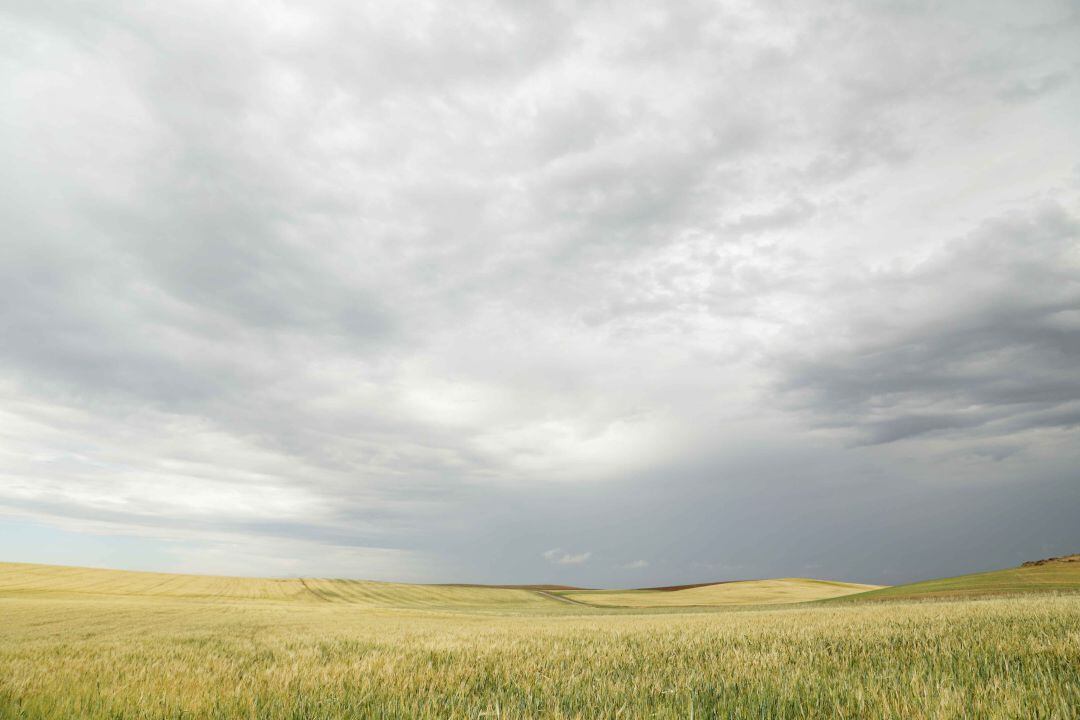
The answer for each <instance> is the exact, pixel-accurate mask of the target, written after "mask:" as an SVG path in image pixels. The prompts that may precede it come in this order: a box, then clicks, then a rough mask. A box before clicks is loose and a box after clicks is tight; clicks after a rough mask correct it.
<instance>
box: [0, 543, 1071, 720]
mask: <svg viewBox="0 0 1080 720" xmlns="http://www.w3.org/2000/svg"><path fill="white" fill-rule="evenodd" d="M1076 569H1080V565H1078V564H1074V565H1073V566H1072V567H1070V568H1069V569H1068V571H1069V572H1075V570H1076ZM0 571H3V572H2V573H0V620H2V622H0V717H4V718H79V717H84V718H369V717H372V718H533V717H536V718H594V717H600V718H617V717H621V718H641V717H659V718H684V717H724V718H805V717H842V718H886V717H888V718H1063V719H1064V718H1075V717H1076V716H1077V710H1076V709H1077V708H1078V707H1080V595H1077V594H1074V593H1072V592H1068V591H1061V590H1060V589H1057V590H1055V591H1053V592H1049V593H1032V594H1028V595H1010V596H1006V597H989V598H975V599H964V600H938V601H933V602H916V601H910V600H908V601H902V602H900V601H888V602H865V603H862V602H855V600H856V599H857V598H858V596H857V595H852V596H849V597H848V598H847V601H845V602H839V603H836V602H829V603H826V604H816V603H814V604H791V605H769V606H761V605H743V606H735V605H725V606H723V607H711V608H710V607H701V606H698V607H683V608H671V607H657V608H626V607H591V606H586V605H581V604H579V603H578V602H573V601H568V599H567V598H562V597H561V594H562V593H564V592H565V593H566V594H567V595H575V593H572V592H568V591H557V592H555V591H540V590H529V589H502V588H469V587H440V586H410V585H397V584H388V583H350V582H344V581H311V580H303V581H301V580H281V581H276V580H255V579H236V578H200V577H193V576H169V575H151V574H142V573H119V572H113V571H93V570H78V569H70V568H48V567H44V566H25V565H2V566H0ZM80 578H81V579H80ZM1074 579H1075V576H1074ZM732 585H736V584H732ZM708 587H712V588H718V587H722V586H708ZM708 587H707V588H704V589H702V588H693V589H690V590H680V591H676V592H671V593H668V594H669V595H673V596H675V597H676V598H677V597H678V593H683V592H691V591H693V590H697V591H698V592H697V593H696V595H697V596H701V595H702V594H703V593H702V590H707V589H708ZM647 592H656V591H647ZM743 592H749V588H743ZM625 594H627V593H624V595H625ZM704 594H707V593H704ZM629 595H631V596H633V595H634V593H629ZM578 596H579V597H580V595H578ZM615 596H616V594H615V593H611V594H610V596H609V597H607V598H606V600H607V602H609V603H611V602H613V600H614V599H617V598H616V597H615ZM730 599H731V598H730V596H728V597H727V600H730ZM751 599H752V598H751ZM773 599H775V598H773ZM771 601H772V600H770V599H766V600H765V602H771ZM394 605H396V607H393V606H394Z"/></svg>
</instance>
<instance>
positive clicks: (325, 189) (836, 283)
mask: <svg viewBox="0 0 1080 720" xmlns="http://www.w3.org/2000/svg"><path fill="white" fill-rule="evenodd" d="M0 12H2V13H3V15H2V16H0V17H2V20H0V80H2V82H3V83H4V87H5V97H7V98H9V102H7V103H5V104H4V106H3V108H2V109H0V127H2V128H3V130H2V131H0V153H2V156H3V157H4V159H5V162H4V163H3V164H2V166H0V214H2V220H3V225H4V233H3V238H2V240H0V339H2V342H0V438H2V439H0V511H4V512H8V513H11V514H14V515H17V516H20V517H23V516H25V517H34V518H38V519H41V520H44V521H46V522H54V523H58V524H61V525H63V526H64V527H68V528H77V529H78V528H83V529H85V528H90V529H92V530H93V531H95V532H118V533H131V534H137V535H140V536H143V537H147V538H158V539H163V541H168V542H170V543H173V545H171V546H170V547H171V548H172V550H170V552H173V553H177V554H178V556H179V557H181V558H182V559H183V562H184V567H185V568H187V569H196V570H197V569H200V568H202V567H213V568H214V569H225V570H228V569H230V568H235V569H239V570H243V571H245V572H257V571H259V570H260V569H265V570H266V571H267V572H270V571H275V572H297V571H300V570H302V569H303V568H304V566H305V563H310V564H311V565H310V566H311V567H318V568H320V570H319V572H323V573H327V572H334V573H340V574H349V575H364V574H371V573H376V572H377V573H379V574H380V576H381V577H394V569H395V568H401V572H402V574H401V577H405V576H406V574H408V576H409V577H416V578H424V577H432V578H434V577H435V576H436V575H439V578H438V579H443V580H450V579H455V578H456V579H482V580H493V581H496V580H502V579H506V578H507V576H508V575H510V574H514V573H517V577H515V578H513V579H518V580H523V581H524V580H529V579H533V577H532V576H534V575H535V576H537V577H539V576H544V577H548V578H550V579H557V578H558V577H564V576H565V577H569V576H570V575H573V576H574V577H576V578H578V580H579V581H581V582H583V583H585V584H589V583H590V582H600V581H603V582H628V583H633V582H638V581H640V584H649V579H650V578H651V579H655V580H672V581H675V580H691V579H696V577H697V576H700V575H701V574H703V573H704V574H709V573H712V572H714V571H715V572H721V571H723V572H727V571H726V570H724V568H728V569H730V571H731V572H736V570H737V571H738V572H739V573H743V574H745V573H751V574H762V573H787V574H796V573H798V572H799V568H800V567H802V565H804V564H807V563H815V562H817V563H820V562H821V557H824V556H825V555H827V554H829V553H832V554H833V556H834V559H833V560H832V561H830V563H827V564H826V565H825V568H826V569H827V570H828V571H829V572H832V573H834V574H837V575H843V574H847V575H848V576H850V577H851V579H859V578H858V577H853V576H851V575H850V573H851V572H856V571H857V572H859V573H863V572H868V570H867V568H869V567H870V565H871V561H870V560H869V559H868V558H869V554H870V553H871V552H873V551H874V550H875V549H876V550H877V551H881V552H884V550H883V549H882V548H883V546H884V545H887V544H888V543H890V542H901V541H907V540H910V536H909V534H906V533H905V532H903V531H902V530H897V529H893V530H889V531H883V534H882V535H881V536H880V537H879V538H878V539H877V540H876V541H875V540H873V539H872V538H864V539H865V540H866V541H865V542H860V543H858V544H859V545H860V547H861V548H865V553H864V554H862V555H860V554H859V553H860V552H863V551H862V550H858V551H856V550H851V549H848V550H845V549H844V548H845V544H846V543H852V542H854V539H855V537H856V536H857V535H858V534H859V533H870V532H871V530H870V528H871V527H872V524H873V523H872V521H871V520H868V519H863V520H852V519H851V517H852V515H853V514H860V515H862V516H864V517H873V515H874V512H875V508H876V507H878V505H879V504H896V503H897V498H898V497H903V498H907V500H906V501H905V502H907V503H908V504H907V505H905V507H907V508H909V511H910V512H909V513H908V515H906V516H905V517H908V518H909V519H910V518H914V517H915V516H916V515H917V512H916V509H917V508H918V507H919V506H920V504H923V503H925V504H936V506H937V507H940V508H941V510H940V517H939V518H938V521H936V522H937V523H938V524H937V525H935V526H934V527H935V528H936V530H935V531H934V532H933V533H927V535H926V537H927V538H931V537H933V538H936V539H937V540H940V541H942V542H944V541H946V540H947V537H946V535H947V533H946V531H945V529H944V528H946V527H947V526H948V524H949V523H950V522H953V523H956V524H958V526H960V527H961V528H968V529H970V528H971V527H973V526H974V524H976V523H981V522H983V521H984V520H985V517H987V516H988V515H989V514H992V513H994V512H999V511H1000V509H1001V508H1004V507H1007V505H1008V503H1009V502H1010V499H1011V498H1015V497H1019V496H1023V495H1024V492H1025V490H1024V489H1023V487H1024V485H1023V483H1024V482H1025V480H1024V479H1025V478H1027V477H1031V478H1037V482H1036V481H1035V480H1032V482H1034V483H1036V485H1037V487H1038V488H1041V489H1040V490H1039V491H1038V493H1036V494H1037V495H1038V498H1040V499H1038V501H1035V500H1031V501H1030V502H1029V503H1028V504H1027V505H1024V507H1030V508H1045V507H1050V506H1052V505H1053V501H1054V498H1057V499H1058V500H1059V501H1060V502H1062V503H1066V502H1068V501H1071V499H1072V498H1073V495H1069V494H1068V493H1067V492H1066V491H1067V489H1068V486H1069V483H1070V482H1071V481H1072V480H1073V479H1074V477H1073V475H1072V474H1070V473H1071V472H1072V470H1071V466H1070V461H1071V460H1072V459H1074V455H1075V452H1074V451H1073V450H1071V449H1070V447H1071V446H1070V443H1069V442H1068V441H1069V440H1070V439H1072V438H1073V434H1074V433H1075V427H1076V419H1077V417H1078V413H1080V389H1078V388H1080V376H1078V375H1077V373H1076V370H1075V367H1074V366H1076V365H1077V363H1076V362H1075V358H1076V357H1077V356H1078V352H1077V350H1078V342H1080V340H1078V332H1080V330H1078V328H1080V321H1078V306H1077V299H1078V289H1077V267H1078V265H1077V257H1076V247H1077V239H1078V238H1077V217H1078V216H1080V207H1078V205H1077V190H1078V188H1080V185H1078V184H1077V181H1076V167H1078V162H1080V156H1078V155H1077V153H1078V146H1077V136H1076V133H1075V128H1074V125H1075V122H1074V118H1075V117H1076V116H1077V114H1078V113H1080V83H1077V82H1076V81H1075V76H1076V72H1077V68H1078V67H1080V55H1078V53H1077V50H1076V48H1077V47H1080V23H1078V13H1077V10H1076V8H1075V6H1074V5H1073V4H1069V3H1054V2H1049V1H1048V2H1038V3H1029V4H1025V5H1024V6H1023V7H1020V6H1017V5H1015V4H1012V3H989V4H987V3H951V4H949V5H948V7H939V8H929V7H926V6H924V5H923V4H921V3H902V2H901V3H888V2H884V3H872V4H866V3H839V4H837V3H824V4H818V3H809V4H808V3H787V2H777V3H752V4H750V3H739V2H724V3H720V4H716V3H711V2H710V3H697V2H686V3H675V4H672V5H666V6H664V7H663V8H658V7H656V6H655V5H653V4H649V3H629V4H623V5H620V7H619V9H618V11H617V12H616V11H615V10H613V9H612V8H610V7H607V6H605V5H603V4H595V3H586V4H582V5H578V6H574V7H571V6H569V5H563V4H559V3H510V4H497V5H493V4H489V3H456V4H454V5H453V6H452V7H451V6H449V5H447V6H445V7H441V6H438V5H433V4H425V3H422V2H417V3H406V4H405V5H395V6H392V7H391V6H385V7H383V6H379V5H374V4H367V5H365V4H359V5H358V4H353V3H338V2H323V3H314V4H309V5H306V6H304V7H298V6H295V7H290V6H286V5H280V4H250V5H249V4H239V5H230V6H211V5H200V4H197V3H181V4H174V5H169V6H168V7H165V6H157V5H140V4H136V3H126V2H109V3H99V4H96V5H93V6H91V5H88V4H85V3H77V2H48V3H35V2H14V3H8V4H7V5H6V6H5V8H4V9H3V10H2V11H0ZM821 430H825V431H826V432H824V433H822V432H815V431H821ZM807 438H811V439H809V440H808V439H807ZM822 438H823V439H822ZM900 440H904V441H905V442H898V441H900ZM807 443H810V445H811V447H808V445H807ZM815 443H824V446H822V445H818V444H815ZM905 453H910V454H909V455H905ZM1022 462H1023V463H1028V465H1027V466H1024V467H1021V465H1020V463H1022ZM898 465H899V466H900V467H902V468H903V469H902V470H901V469H898V467H897V466H898ZM987 467H992V468H993V470H992V473H993V474H994V477H995V478H996V480H995V483H996V484H995V485H994V487H993V488H991V489H990V490H989V491H988V494H987V496H986V498H985V499H984V500H983V501H982V504H981V505H980V506H979V507H980V508H982V510H980V512H981V513H982V514H981V515H978V517H972V518H966V517H965V515H964V512H963V507H962V506H963V502H962V501H961V500H960V499H959V498H962V497H965V493H966V492H967V490H966V489H965V488H966V486H965V485H964V484H963V478H965V477H968V476H969V475H971V474H976V475H978V474H980V473H984V472H990V471H988V470H986V468H987ZM837 476H842V477H845V478H847V480H846V481H845V482H844V483H840V484H837V483H836V482H835V478H836V477H837ZM942 478H948V480H942ZM1020 504H1021V505H1023V503H1020ZM811 505H812V506H813V507H814V508H815V513H816V514H818V515H819V516H820V518H822V522H821V523H820V525H815V524H813V523H811V522H809V521H808V520H805V519H800V515H799V512H800V510H799V509H800V508H804V507H808V506H811ZM1032 512H1034V510H1033V511H1032ZM769 517H774V518H776V520H777V522H776V527H777V528H779V529H776V530H772V531H770V532H771V533H773V534H772V535H771V536H770V537H768V538H760V537H758V538H757V540H755V532H756V533H757V535H758V536H760V534H761V533H762V532H763V531H762V530H761V528H762V527H763V523H764V521H765V520H767V519H768V518H769ZM911 522H912V523H915V520H914V519H912V520H911ZM916 524H917V523H916ZM642 527H646V528H652V529H653V530H651V531H647V532H646V531H642V530H641V528H642ZM784 527H788V528H792V529H791V530H783V528H784ZM1001 527H1002V528H1004V529H1003V530H1002V534H1001V535H1000V536H999V537H997V540H995V542H996V543H997V544H996V545H994V548H996V549H994V550H993V551H991V550H987V553H986V554H985V555H983V556H979V554H978V553H977V552H975V551H974V550H972V551H971V552H970V553H969V555H968V556H966V557H967V559H968V560H970V561H971V562H975V563H979V562H990V561H991V560H992V558H991V552H995V553H999V554H1000V553H1001V552H1005V551H1004V550H1002V548H1007V549H1008V552H1009V553H1012V552H1014V551H1017V552H1019V551H1020V550H1021V549H1023V550H1024V551H1027V549H1028V548H1032V547H1035V544H1033V543H1034V541H1033V540H1031V538H1022V537H1021V535H1022V533H1021V529H1020V525H1019V524H1018V523H1003V524H1002V525H1001ZM1053 527H1054V528H1056V529H1055V530H1054V531H1053V532H1054V533H1056V534H1054V539H1053V541H1052V542H1053V543H1061V542H1065V541H1066V540H1068V539H1070V538H1072V539H1077V538H1076V536H1075V533H1073V534H1072V535H1070V534H1069V532H1068V530H1067V529H1062V528H1061V527H1059V526H1058V525H1054V526H1053ZM735 529H738V531H739V532H736V531H735ZM973 532H974V531H973ZM740 533H742V534H741V535H740ZM976 534H977V533H976ZM759 541H760V542H759ZM1014 541H1015V542H1014ZM927 542H929V540H927ZM1047 542H1051V541H1049V540H1048V541H1047ZM1010 543H1012V544H1010ZM650 544H651V546H650ZM721 545H723V546H724V547H726V548H727V549H726V550H725V551H723V552H719V551H716V548H717V547H719V546H721ZM793 545H800V546H801V547H802V551H801V553H800V554H798V557H797V558H796V556H795V555H792V556H791V558H790V561H788V560H784V559H782V558H784V557H785V548H787V547H791V546H793ZM226 547H227V548H228V551H226V550H225V549H224V548H226ZM620 547H621V548H622V549H620ZM755 547H756V548H758V550H755V549H754V548H755ZM1055 547H1056V546H1055ZM334 548H337V550H334ZM1062 549H1063V550H1064V549H1065V548H1062ZM367 550H370V551H371V552H366V551H367ZM545 553H553V554H552V555H551V557H545ZM895 555H896V554H895V553H894V557H895ZM233 556H235V560H233V561H230V560H229V559H228V558H229V557H233ZM1010 557H1011V556H1010ZM552 558H554V560H552ZM581 558H584V559H585V560H587V562H586V561H584V560H579V559H581ZM778 558H781V559H778ZM815 558H816V559H815ZM281 559H284V560H286V561H287V562H286V563H285V564H281V563H280V562H278V561H279V560H281ZM560 559H569V560H567V561H565V562H562V561H560ZM570 560H573V561H572V562H571V561H570ZM201 562H204V563H205V565H200V563H201ZM230 562H232V565H230V564H229V563H230ZM289 563H291V564H289ZM736 566H739V567H736ZM942 567H944V565H942ZM710 568H711V570H710ZM848 571H850V572H848ZM914 571H915V569H914V568H913V567H912V566H905V567H904V568H901V569H898V570H896V571H895V575H896V576H900V575H904V574H905V573H909V574H910V573H912V572H914ZM312 572H314V570H312ZM552 573H555V574H552ZM558 573H563V574H564V575H558ZM590 577H591V578H597V580H593V581H590V580H589V578H590ZM869 579H874V578H869Z"/></svg>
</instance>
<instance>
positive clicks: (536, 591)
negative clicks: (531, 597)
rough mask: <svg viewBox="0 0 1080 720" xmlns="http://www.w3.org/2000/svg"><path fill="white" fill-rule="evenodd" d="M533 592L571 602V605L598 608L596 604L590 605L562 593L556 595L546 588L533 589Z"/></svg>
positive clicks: (550, 598)
mask: <svg viewBox="0 0 1080 720" xmlns="http://www.w3.org/2000/svg"><path fill="white" fill-rule="evenodd" d="M533 592H534V593H536V594H537V595H539V596H540V597H546V598H548V599H549V600H558V601H559V602H564V603H570V604H571V605H580V606H581V607H587V608H593V609H595V608H596V606H595V605H590V604H589V603H587V602H581V601H580V600H574V599H573V598H568V597H563V596H562V595H555V594H554V593H549V592H547V591H546V590H533Z"/></svg>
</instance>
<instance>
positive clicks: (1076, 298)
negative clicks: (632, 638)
mask: <svg viewBox="0 0 1080 720" xmlns="http://www.w3.org/2000/svg"><path fill="white" fill-rule="evenodd" d="M1078 247H1080V222H1078V221H1077V218H1076V217H1075V216H1073V215H1072V214H1070V213H1069V212H1067V211H1066V210H1064V209H1063V208H1061V207H1056V206H1050V207H1045V208H1041V209H1039V210H1035V211H1032V212H1029V213H1025V214H1017V215H1013V216H1008V217H1003V218H995V219H993V220H990V221H987V222H985V223H983V224H982V225H981V226H980V227H979V228H978V229H976V230H975V231H973V232H972V233H971V234H969V235H967V236H965V237H963V238H960V239H957V240H956V241H955V242H953V243H951V244H949V245H948V246H946V248H945V249H943V250H942V251H940V252H939V253H937V254H935V255H933V256H931V257H929V258H927V259H926V260H924V261H922V262H920V263H919V264H917V265H915V266H914V267H911V268H901V269H897V270H886V271H873V270H868V271H865V272H864V274H862V275H861V276H857V277H855V278H852V279H850V280H849V281H847V282H846V283H845V284H844V285H842V286H840V287H838V288H836V290H837V291H836V292H835V294H834V295H833V296H832V297H831V298H830V303H832V304H833V307H832V308H827V309H826V312H827V313H828V312H829V311H830V310H831V317H830V318H829V319H830V322H829V324H830V327H831V330H830V334H829V336H828V337H827V338H821V339H820V340H819V341H817V342H814V341H809V342H807V343H806V345H805V346H804V347H802V348H800V350H799V351H798V352H797V354H795V355H794V356H793V357H791V358H790V359H788V360H787V362H786V365H785V366H784V367H783V372H784V380H783V382H782V385H781V388H782V390H783V392H785V393H788V394H790V395H792V396H793V397H797V398H800V399H801V401H802V403H803V407H804V408H806V409H808V410H811V411H813V412H815V413H817V414H819V415H820V416H821V418H822V422H824V423H825V424H827V425H828V426H830V427H845V426H846V427H850V428H852V429H854V430H855V431H856V432H857V433H859V436H860V437H861V441H862V442H867V443H886V442H894V441H897V440H903V439H907V438H912V437H917V436H920V435H923V434H926V433H943V432H944V433H949V432H962V433H965V434H971V433H973V432H974V433H976V434H979V435H1013V434H1016V433H1022V432H1025V431H1027V430H1030V429H1034V428H1053V427H1058V428H1067V427H1071V426H1072V425H1074V424H1075V412H1076V406H1077V404H1078V403H1080V370H1078V368H1077V366H1076V363H1074V362H1072V358H1073V357H1075V356H1076V354H1077V353H1078V352H1080V253H1078V252H1077V248H1078Z"/></svg>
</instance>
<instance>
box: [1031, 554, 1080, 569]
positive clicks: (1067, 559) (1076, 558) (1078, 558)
mask: <svg viewBox="0 0 1080 720" xmlns="http://www.w3.org/2000/svg"><path fill="white" fill-rule="evenodd" d="M1072 562H1080V553H1073V554H1072V555H1062V556H1061V557H1050V558H1043V559H1042V560H1028V561H1027V562H1026V563H1024V564H1023V565H1021V566H1020V567H1038V566H1039V565H1047V564H1049V563H1072Z"/></svg>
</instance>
